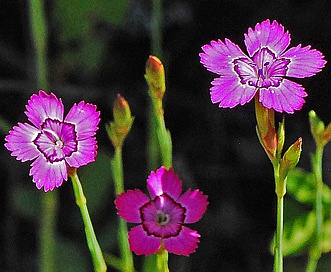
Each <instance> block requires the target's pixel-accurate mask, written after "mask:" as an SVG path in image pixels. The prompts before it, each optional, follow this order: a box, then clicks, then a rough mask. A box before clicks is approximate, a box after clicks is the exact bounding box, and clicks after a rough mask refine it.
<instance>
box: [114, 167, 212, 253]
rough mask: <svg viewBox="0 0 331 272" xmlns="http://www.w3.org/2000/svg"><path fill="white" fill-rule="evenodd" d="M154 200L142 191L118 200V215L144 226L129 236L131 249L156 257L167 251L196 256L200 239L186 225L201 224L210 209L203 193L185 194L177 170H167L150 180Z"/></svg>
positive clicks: (134, 228)
mask: <svg viewBox="0 0 331 272" xmlns="http://www.w3.org/2000/svg"><path fill="white" fill-rule="evenodd" d="M147 189H148V191H149V194H150V196H151V199H152V200H150V199H149V198H148V197H147V196H146V195H145V194H144V193H143V192H141V191H140V190H139V189H135V190H128V191H127V192H125V193H122V194H120V195H118V197H117V199H116V200H115V204H116V208H117V209H118V214H119V215H120V216H121V217H122V218H123V219H124V220H126V221H128V222H131V223H140V225H138V226H136V227H133V228H132V229H131V230H130V232H129V244H130V249H131V250H132V251H134V252H135V253H136V254H138V255H141V254H145V255H150V254H155V253H156V252H157V251H158V250H159V249H160V246H161V242H163V246H164V248H165V249H166V250H167V251H169V252H171V253H175V254H178V255H185V256H188V255H190V254H191V253H192V252H195V249H196V248H197V243H198V242H199V239H198V238H199V237H200V235H199V234H198V233H197V232H196V231H195V230H192V229H190V228H188V227H185V226H184V225H183V224H186V223H194V222H197V221H199V220H200V218H201V217H202V215H203V214H204V213H205V211H206V207H207V205H208V201H207V196H205V195H203V193H202V192H200V191H199V190H194V191H192V190H191V189H189V190H187V191H186V192H185V193H184V194H182V195H180V194H181V192H182V182H181V181H180V180H179V179H178V177H177V175H175V173H174V171H173V169H172V168H171V169H169V170H166V169H165V168H164V167H163V166H162V167H161V168H159V169H158V170H157V171H156V172H155V173H154V172H151V174H150V176H149V177H148V179H147Z"/></svg>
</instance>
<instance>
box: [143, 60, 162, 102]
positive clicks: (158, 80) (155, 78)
mask: <svg viewBox="0 0 331 272" xmlns="http://www.w3.org/2000/svg"><path fill="white" fill-rule="evenodd" d="M145 79H146V81H147V84H148V87H149V94H150V95H151V96H152V98H156V99H162V98H163V95H164V92H165V89H166V86H165V74H164V66H163V64H162V62H161V61H160V60H159V59H158V58H157V57H155V56H149V59H148V61H147V63H146V74H145Z"/></svg>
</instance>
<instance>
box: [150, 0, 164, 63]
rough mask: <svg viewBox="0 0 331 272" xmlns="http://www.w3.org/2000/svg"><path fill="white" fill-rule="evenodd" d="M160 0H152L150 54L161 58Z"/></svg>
mask: <svg viewBox="0 0 331 272" xmlns="http://www.w3.org/2000/svg"><path fill="white" fill-rule="evenodd" d="M161 25H162V0H153V1H152V18H151V40H152V54H153V55H155V56H157V57H158V58H160V59H162V27H161Z"/></svg>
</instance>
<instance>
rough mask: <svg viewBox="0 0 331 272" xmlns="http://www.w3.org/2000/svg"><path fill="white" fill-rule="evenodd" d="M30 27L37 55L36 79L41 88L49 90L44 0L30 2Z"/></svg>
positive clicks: (31, 0)
mask: <svg viewBox="0 0 331 272" xmlns="http://www.w3.org/2000/svg"><path fill="white" fill-rule="evenodd" d="M29 4H30V27H31V34H32V40H33V45H34V49H35V53H36V77H37V85H38V87H39V88H44V89H48V80H47V74H48V73H47V40H48V34H47V24H46V16H45V11H44V1H43V0H30V1H29Z"/></svg>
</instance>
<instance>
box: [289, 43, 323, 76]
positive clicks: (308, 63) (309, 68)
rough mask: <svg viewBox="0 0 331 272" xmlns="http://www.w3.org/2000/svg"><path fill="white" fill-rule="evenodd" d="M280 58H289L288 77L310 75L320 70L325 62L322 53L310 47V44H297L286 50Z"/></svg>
mask: <svg viewBox="0 0 331 272" xmlns="http://www.w3.org/2000/svg"><path fill="white" fill-rule="evenodd" d="M282 58H288V59H290V63H289V65H288V71H287V76H289V77H298V78H303V77H310V76H313V75H315V74H316V73H318V72H320V71H321V70H322V68H323V67H324V66H325V64H326V60H324V59H323V58H324V56H323V54H322V53H321V52H320V51H318V50H316V49H310V45H308V46H306V47H301V44H299V45H298V46H296V47H292V48H290V49H289V50H287V51H286V52H285V53H284V54H283V55H282Z"/></svg>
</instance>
